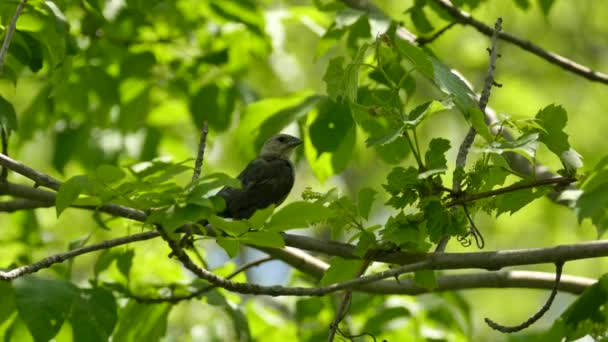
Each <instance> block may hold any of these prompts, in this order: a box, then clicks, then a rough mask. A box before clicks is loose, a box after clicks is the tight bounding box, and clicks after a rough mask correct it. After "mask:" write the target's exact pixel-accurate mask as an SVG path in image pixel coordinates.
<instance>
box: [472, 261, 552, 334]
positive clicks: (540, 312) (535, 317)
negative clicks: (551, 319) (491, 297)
mask: <svg viewBox="0 0 608 342" xmlns="http://www.w3.org/2000/svg"><path fill="white" fill-rule="evenodd" d="M563 267H564V263H563V262H561V261H560V262H556V263H555V285H554V286H553V289H552V290H551V294H550V295H549V298H548V299H547V301H546V302H545V304H544V305H543V306H542V307H541V308H540V310H538V312H537V313H535V314H534V315H532V317H530V318H528V319H527V320H526V321H525V322H522V323H521V324H518V325H514V326H506V325H501V324H499V323H496V322H494V321H493V320H491V319H489V318H487V317H486V318H485V319H484V321H485V322H486V323H487V324H488V325H489V326H490V328H492V329H494V330H498V331H500V332H503V333H514V332H518V331H521V330H524V329H526V328H528V327H530V326H531V325H532V324H534V323H535V322H536V321H538V320H539V319H540V318H541V317H543V315H544V314H545V313H546V312H547V311H548V310H549V308H551V304H553V300H554V299H555V296H557V289H558V287H559V281H560V278H561V276H562V270H563Z"/></svg>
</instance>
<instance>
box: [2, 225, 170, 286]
mask: <svg viewBox="0 0 608 342" xmlns="http://www.w3.org/2000/svg"><path fill="white" fill-rule="evenodd" d="M157 236H158V233H156V232H154V231H149V232H144V233H140V234H133V235H129V236H125V237H121V238H117V239H112V240H107V241H103V242H100V243H96V244H93V245H90V246H85V247H80V248H76V249H73V250H71V251H69V252H65V253H60V254H55V255H52V256H49V257H46V258H44V259H42V260H40V261H38V262H36V263H33V264H30V265H25V266H21V267H17V268H14V269H12V270H10V271H7V272H3V271H0V280H5V281H6V280H13V279H16V278H19V277H21V276H24V275H26V274H31V273H35V272H38V271H40V270H41V269H43V268H48V267H51V266H52V265H53V264H57V263H60V262H64V261H66V260H68V259H71V258H74V257H76V256H78V255H82V254H86V253H91V252H94V251H98V250H102V249H109V248H112V247H116V246H120V245H124V244H127V243H131V242H135V241H142V240H149V239H153V238H155V237H157Z"/></svg>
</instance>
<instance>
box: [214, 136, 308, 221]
mask: <svg viewBox="0 0 608 342" xmlns="http://www.w3.org/2000/svg"><path fill="white" fill-rule="evenodd" d="M300 144H302V140H300V139H298V138H296V137H293V136H291V135H289V134H277V135H275V136H273V137H271V138H270V139H268V140H266V142H265V143H264V146H263V147H262V151H261V152H260V154H259V155H258V157H257V158H255V159H254V160H252V161H251V162H249V164H248V165H247V167H245V169H244V170H243V171H242V172H241V173H240V174H239V175H238V176H237V179H238V180H240V181H241V184H242V187H241V188H240V189H237V188H232V187H224V188H223V189H222V190H220V192H218V196H220V197H222V198H223V199H224V201H225V202H226V209H225V210H224V211H223V212H221V213H219V214H218V215H220V216H223V217H230V218H234V219H244V218H249V217H251V215H253V213H254V212H255V211H256V210H258V209H264V208H266V207H268V206H270V205H271V204H274V205H277V206H278V205H280V204H281V203H283V201H284V200H285V198H287V195H289V192H290V191H291V188H292V187H293V183H294V167H293V164H292V163H291V161H290V160H289V156H290V154H291V152H292V151H293V149H294V148H295V147H297V146H298V145H300Z"/></svg>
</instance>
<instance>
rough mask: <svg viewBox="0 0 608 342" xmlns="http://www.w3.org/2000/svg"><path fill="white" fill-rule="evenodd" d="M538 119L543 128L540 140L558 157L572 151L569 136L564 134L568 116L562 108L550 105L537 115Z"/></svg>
mask: <svg viewBox="0 0 608 342" xmlns="http://www.w3.org/2000/svg"><path fill="white" fill-rule="evenodd" d="M536 119H537V120H538V123H539V124H540V125H541V127H542V128H543V129H544V131H543V130H541V131H540V132H539V133H540V138H539V140H540V141H541V142H542V143H543V144H545V145H546V146H547V148H549V150H551V152H553V153H555V154H556V155H557V156H558V157H560V156H561V154H562V153H563V152H565V151H568V149H570V144H569V143H568V135H567V134H566V133H565V132H564V128H565V127H566V123H567V122H568V114H567V113H566V110H565V109H564V108H563V107H561V106H556V105H549V106H547V107H545V108H543V109H541V110H540V111H539V112H538V113H537V114H536Z"/></svg>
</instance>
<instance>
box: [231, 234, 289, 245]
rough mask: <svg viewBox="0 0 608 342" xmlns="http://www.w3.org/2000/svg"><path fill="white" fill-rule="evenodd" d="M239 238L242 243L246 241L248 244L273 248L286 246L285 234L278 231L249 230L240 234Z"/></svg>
mask: <svg viewBox="0 0 608 342" xmlns="http://www.w3.org/2000/svg"><path fill="white" fill-rule="evenodd" d="M238 239H239V241H240V242H241V243H246V244H248V245H254V246H260V247H271V248H283V247H285V240H283V236H281V234H280V233H276V232H266V231H261V232H248V233H245V234H243V235H241V236H239V238H238Z"/></svg>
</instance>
